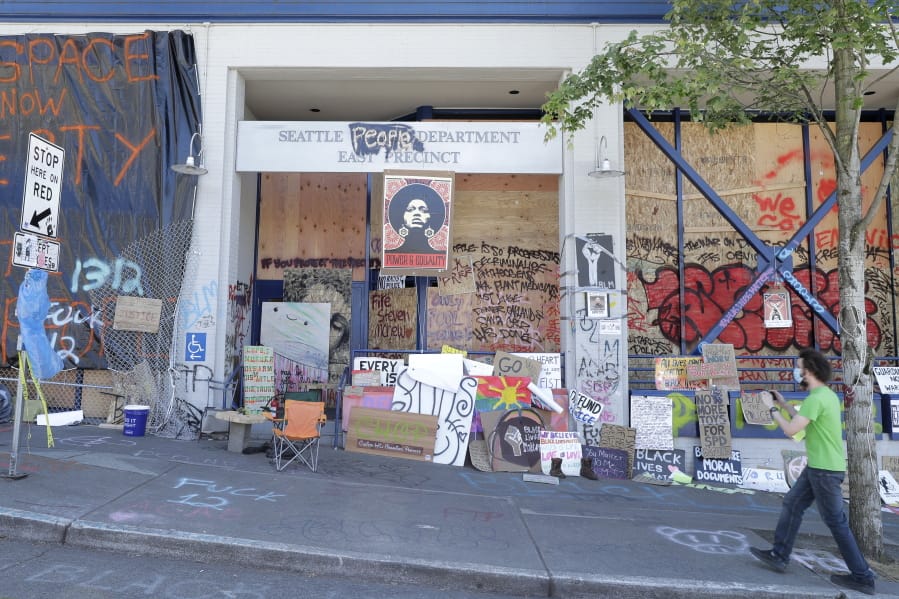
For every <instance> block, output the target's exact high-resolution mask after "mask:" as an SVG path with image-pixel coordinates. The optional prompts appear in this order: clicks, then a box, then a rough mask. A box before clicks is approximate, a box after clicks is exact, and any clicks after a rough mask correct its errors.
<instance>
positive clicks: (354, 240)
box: [257, 173, 366, 280]
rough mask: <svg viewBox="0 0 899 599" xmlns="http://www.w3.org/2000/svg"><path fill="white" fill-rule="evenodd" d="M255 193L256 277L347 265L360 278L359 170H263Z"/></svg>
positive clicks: (362, 242) (361, 211) (362, 185)
mask: <svg viewBox="0 0 899 599" xmlns="http://www.w3.org/2000/svg"><path fill="white" fill-rule="evenodd" d="M260 196H261V199H260V206H259V245H258V249H259V261H258V264H257V272H258V273H259V278H260V279H275V280H277V279H281V278H282V277H283V274H284V270H285V269H287V268H304V267H307V268H308V267H312V268H316V267H323V268H353V269H354V273H353V278H354V279H355V280H362V279H363V278H364V272H363V268H362V267H363V266H364V264H365V202H366V189H365V175H364V174H351V173H263V175H262V184H261V188H260Z"/></svg>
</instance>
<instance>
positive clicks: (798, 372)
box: [793, 366, 803, 384]
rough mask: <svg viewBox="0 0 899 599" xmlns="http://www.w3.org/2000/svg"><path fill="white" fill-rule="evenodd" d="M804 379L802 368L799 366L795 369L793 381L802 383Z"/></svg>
mask: <svg viewBox="0 0 899 599" xmlns="http://www.w3.org/2000/svg"><path fill="white" fill-rule="evenodd" d="M802 380H803V376H802V369H801V368H799V367H798V366H797V367H796V368H794V369H793V381H794V382H795V383H797V384H799V383H801V382H802Z"/></svg>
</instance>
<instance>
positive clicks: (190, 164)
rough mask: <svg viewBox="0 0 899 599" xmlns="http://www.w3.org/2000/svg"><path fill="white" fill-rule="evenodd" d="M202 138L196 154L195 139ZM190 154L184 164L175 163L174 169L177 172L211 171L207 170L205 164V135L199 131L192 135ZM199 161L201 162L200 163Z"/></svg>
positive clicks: (197, 173) (199, 172) (202, 172)
mask: <svg viewBox="0 0 899 599" xmlns="http://www.w3.org/2000/svg"><path fill="white" fill-rule="evenodd" d="M195 139H198V140H200V146H199V147H200V151H199V152H197V153H196V154H194V140H195ZM189 152H190V153H189V154H188V156H187V160H185V161H184V164H173V165H172V170H173V171H175V172H176V173H181V174H182V175H205V174H206V173H208V172H209V171H207V170H206V167H204V166H203V161H202V157H203V136H201V135H200V134H199V133H194V134H193V135H191V136H190V149H189ZM198 163H199V164H198Z"/></svg>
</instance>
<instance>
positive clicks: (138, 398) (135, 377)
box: [0, 220, 199, 438]
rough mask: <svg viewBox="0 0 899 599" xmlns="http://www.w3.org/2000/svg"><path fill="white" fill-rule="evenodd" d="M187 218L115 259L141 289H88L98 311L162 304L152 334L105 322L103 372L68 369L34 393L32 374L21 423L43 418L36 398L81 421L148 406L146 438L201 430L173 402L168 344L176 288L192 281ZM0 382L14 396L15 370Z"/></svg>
mask: <svg viewBox="0 0 899 599" xmlns="http://www.w3.org/2000/svg"><path fill="white" fill-rule="evenodd" d="M192 236H193V221H192V220H187V221H182V222H177V223H173V224H171V225H169V226H167V227H164V228H162V229H159V230H157V231H155V232H153V233H152V234H150V235H148V236H147V237H145V238H143V239H140V240H138V241H136V242H134V243H132V244H131V245H129V246H128V247H126V248H124V249H123V250H122V252H121V254H120V257H121V258H123V259H125V260H128V261H130V262H131V263H133V264H134V265H136V268H139V269H140V278H139V285H138V286H137V287H136V288H134V289H132V290H131V291H129V292H128V293H127V294H126V293H122V291H121V289H119V284H118V281H116V280H112V278H110V279H109V280H107V281H106V282H105V283H104V285H103V286H101V287H98V288H97V289H94V290H92V291H91V292H90V299H91V304H92V306H94V307H95V308H94V309H97V308H96V307H100V306H102V307H107V306H112V307H114V306H116V304H117V302H118V298H119V297H121V296H122V295H129V296H134V297H139V298H155V299H159V300H161V308H160V316H159V326H158V328H157V329H156V330H155V331H150V332H148V331H146V330H144V331H135V330H129V329H130V328H131V327H129V326H117V325H118V324H119V323H118V322H108V321H107V322H104V324H103V327H102V329H101V330H100V336H101V338H102V342H103V349H104V352H105V356H106V360H107V364H108V367H109V369H108V370H83V369H72V370H65V371H63V372H60V373H59V374H57V375H56V376H55V377H53V379H52V380H49V381H41V383H40V393H39V390H38V387H37V386H36V385H35V383H34V382H33V381H31V380H30V377H26V385H25V387H23V399H24V400H25V403H24V410H23V414H24V420H25V421H26V422H33V421H34V419H35V416H36V414H38V413H43V407H42V405H41V401H40V395H41V394H43V397H44V399H45V401H46V403H47V408H48V410H49V411H50V412H62V411H67V410H82V411H83V412H84V422H85V423H88V424H100V423H104V422H108V423H113V424H120V423H121V422H122V408H123V407H124V406H125V405H129V404H137V405H145V406H149V407H150V415H149V418H148V421H147V431H148V432H149V433H151V434H155V435H159V436H165V437H175V438H191V437H195V436H196V434H197V433H198V432H199V426H198V423H197V422H196V420H197V419H196V414H195V412H196V411H197V410H196V409H195V408H193V409H190V408H192V406H189V404H188V402H186V401H184V400H178V399H176V398H175V386H174V376H175V372H174V367H173V360H172V354H173V339H175V338H178V337H176V335H179V334H180V332H181V328H183V327H180V326H179V310H178V309H179V306H180V305H181V304H182V297H181V293H182V283H183V282H184V281H185V280H194V279H195V276H196V269H197V263H198V257H199V256H198V254H197V253H196V252H194V251H193V250H192V249H191V240H192ZM0 384H2V385H3V386H4V387H6V389H7V390H8V391H9V393H10V395H11V397H13V398H15V397H16V394H17V391H18V385H19V372H18V370H16V369H15V368H3V369H0Z"/></svg>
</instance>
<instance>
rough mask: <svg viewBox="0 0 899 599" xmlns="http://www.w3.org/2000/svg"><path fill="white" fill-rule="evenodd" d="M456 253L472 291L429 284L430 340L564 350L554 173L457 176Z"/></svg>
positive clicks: (435, 344) (486, 347) (436, 345)
mask: <svg viewBox="0 0 899 599" xmlns="http://www.w3.org/2000/svg"><path fill="white" fill-rule="evenodd" d="M455 210H456V211H455V214H454V215H453V256H466V255H467V256H471V258H472V266H473V269H474V274H475V280H476V285H477V290H476V292H475V293H467V294H465V293H463V294H454V295H440V293H439V290H438V289H437V288H436V287H430V288H429V289H428V320H427V323H428V331H427V337H428V347H429V348H430V349H440V348H441V347H442V346H443V345H444V344H447V345H452V346H454V347H457V348H459V349H466V350H482V351H496V350H505V351H534V352H557V351H559V345H560V338H559V193H558V178H557V177H556V176H553V175H456V196H455Z"/></svg>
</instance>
